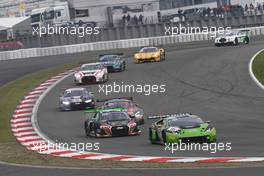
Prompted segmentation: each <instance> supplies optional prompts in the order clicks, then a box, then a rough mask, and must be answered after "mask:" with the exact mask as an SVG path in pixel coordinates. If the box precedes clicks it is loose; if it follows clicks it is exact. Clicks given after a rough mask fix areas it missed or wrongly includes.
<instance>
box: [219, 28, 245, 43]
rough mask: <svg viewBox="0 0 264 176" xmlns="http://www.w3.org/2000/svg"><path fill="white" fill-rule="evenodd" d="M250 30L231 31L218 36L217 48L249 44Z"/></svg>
mask: <svg viewBox="0 0 264 176" xmlns="http://www.w3.org/2000/svg"><path fill="white" fill-rule="evenodd" d="M248 32H249V30H238V31H229V32H225V33H223V34H218V36H217V37H216V38H215V41H214V43H215V46H217V47H219V46H223V45H238V44H249V35H248Z"/></svg>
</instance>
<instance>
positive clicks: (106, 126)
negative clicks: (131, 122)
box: [100, 125, 111, 129]
mask: <svg viewBox="0 0 264 176" xmlns="http://www.w3.org/2000/svg"><path fill="white" fill-rule="evenodd" d="M110 128H111V126H110V125H100V129H110Z"/></svg>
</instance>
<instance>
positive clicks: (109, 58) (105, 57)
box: [100, 55, 117, 62]
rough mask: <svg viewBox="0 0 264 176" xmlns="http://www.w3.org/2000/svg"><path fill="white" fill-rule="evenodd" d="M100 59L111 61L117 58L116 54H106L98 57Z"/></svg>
mask: <svg viewBox="0 0 264 176" xmlns="http://www.w3.org/2000/svg"><path fill="white" fill-rule="evenodd" d="M100 60H101V61H102V62H113V61H116V60H117V56H116V55H108V56H102V57H101V58H100Z"/></svg>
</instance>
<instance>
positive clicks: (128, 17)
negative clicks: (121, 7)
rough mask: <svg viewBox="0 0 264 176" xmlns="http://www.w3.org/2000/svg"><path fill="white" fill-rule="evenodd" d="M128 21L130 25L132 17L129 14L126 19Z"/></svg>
mask: <svg viewBox="0 0 264 176" xmlns="http://www.w3.org/2000/svg"><path fill="white" fill-rule="evenodd" d="M126 20H127V25H130V15H129V14H128V15H127V17H126Z"/></svg>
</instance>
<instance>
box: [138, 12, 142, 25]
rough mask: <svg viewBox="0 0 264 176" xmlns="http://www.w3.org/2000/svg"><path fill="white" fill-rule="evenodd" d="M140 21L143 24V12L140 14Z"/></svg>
mask: <svg viewBox="0 0 264 176" xmlns="http://www.w3.org/2000/svg"><path fill="white" fill-rule="evenodd" d="M138 21H139V23H140V24H143V15H142V14H140V15H139V17H138Z"/></svg>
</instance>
